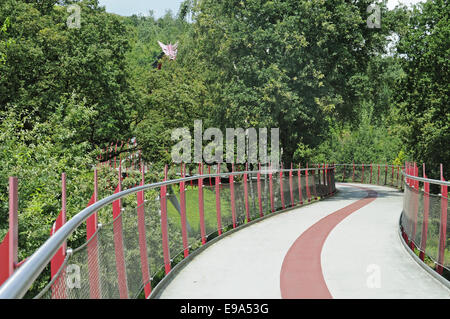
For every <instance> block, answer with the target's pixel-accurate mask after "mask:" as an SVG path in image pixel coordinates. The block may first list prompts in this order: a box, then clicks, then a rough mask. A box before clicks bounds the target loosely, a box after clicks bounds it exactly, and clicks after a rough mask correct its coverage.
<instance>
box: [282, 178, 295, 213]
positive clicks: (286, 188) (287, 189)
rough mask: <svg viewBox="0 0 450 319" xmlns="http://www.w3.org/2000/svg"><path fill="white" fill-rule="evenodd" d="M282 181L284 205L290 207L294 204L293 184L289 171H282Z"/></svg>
mask: <svg viewBox="0 0 450 319" xmlns="http://www.w3.org/2000/svg"><path fill="white" fill-rule="evenodd" d="M281 176H282V179H283V180H282V181H281V182H282V183H283V200H284V207H285V208H288V207H291V206H292V201H291V186H290V182H289V172H283V173H282V175H281Z"/></svg>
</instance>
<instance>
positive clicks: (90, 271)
mask: <svg viewBox="0 0 450 319" xmlns="http://www.w3.org/2000/svg"><path fill="white" fill-rule="evenodd" d="M121 164H122V161H119V163H117V164H116V171H117V172H118V176H119V177H118V183H117V187H116V190H115V192H114V195H112V196H110V197H111V198H115V199H114V200H113V201H108V198H109V197H108V198H105V199H103V200H101V201H99V202H98V203H97V201H98V198H97V197H98V189H97V187H98V174H97V171H95V173H94V194H93V196H92V197H91V200H90V201H89V203H88V209H89V208H90V207H91V206H92V205H94V204H95V205H99V204H100V203H101V202H103V201H104V202H105V203H107V202H108V203H109V202H111V204H108V205H104V206H101V207H102V208H101V209H97V210H96V211H95V212H94V211H92V212H90V213H89V216H87V217H86V219H85V220H84V221H85V223H86V239H87V241H86V243H85V244H83V245H81V246H80V247H78V248H76V249H70V248H67V247H66V246H65V245H63V246H60V247H59V248H58V249H57V252H56V254H54V256H53V257H52V258H51V264H52V267H51V281H50V282H49V283H48V284H47V286H46V288H45V289H44V290H43V291H42V292H41V293H40V294H39V295H38V296H37V297H39V298H56V299H60V298H134V297H138V295H139V294H140V293H141V292H142V291H143V292H144V295H145V297H149V295H150V293H151V291H152V286H154V285H155V283H156V282H158V280H159V279H161V277H163V276H164V275H167V274H168V273H170V272H171V271H172V267H173V266H174V264H176V263H177V262H178V261H180V260H182V259H184V258H187V257H188V256H189V253H190V251H192V250H194V249H196V248H197V247H199V246H201V245H205V244H206V243H207V242H208V240H210V239H211V238H214V237H217V236H221V235H223V234H224V233H225V232H226V231H228V230H230V229H234V228H238V227H240V226H242V225H244V224H247V223H249V222H251V221H253V220H257V219H259V218H261V217H263V216H264V215H266V214H271V213H273V212H275V211H281V210H284V209H285V208H286V207H294V206H298V205H302V204H303V198H308V201H312V200H315V199H322V198H324V197H327V196H330V195H332V194H333V193H334V192H335V186H334V167H332V166H330V167H328V166H324V167H322V168H319V167H314V168H306V169H300V166H299V168H297V169H295V168H294V167H293V165H291V168H290V169H278V170H271V169H270V168H268V167H267V168H264V167H261V166H259V167H258V170H256V171H248V170H246V168H247V166H246V167H245V169H244V170H242V171H239V172H234V166H233V171H232V172H228V173H221V172H220V171H221V167H220V165H218V166H217V167H216V172H215V173H213V174H206V175H205V174H203V172H204V171H206V167H204V165H199V167H198V175H194V176H190V177H186V176H185V172H186V168H185V166H182V167H181V174H180V175H181V176H180V177H181V178H180V179H175V180H170V181H169V180H168V167H167V166H166V168H165V170H164V181H163V182H161V183H156V184H149V185H145V186H142V187H141V188H139V187H137V188H136V191H134V192H133V189H128V190H125V191H123V192H121V191H122V188H121V187H122V186H121V185H122V180H123V177H124V174H123V173H122V166H121ZM109 165H110V166H109V167H111V169H112V170H114V169H113V167H114V163H112V162H110V163H109ZM137 166H138V165H136V166H135V168H136V167H137ZM139 166H140V173H141V181H140V183H141V185H143V184H144V178H145V165H143V164H141V165H139ZM207 169H208V172H210V171H211V167H209V166H208V167H207ZM223 169H224V170H225V169H226V167H225V166H224V167H223ZM131 171H132V169H131V170H130V172H131ZM319 172H322V174H320V173H319ZM295 174H297V178H293V176H294V175H295ZM321 175H322V176H328V177H329V178H328V179H327V180H325V179H324V180H322V179H321V178H320V176H321ZM11 183H12V187H10V191H11V197H12V200H11V203H12V204H11V206H10V217H11V218H10V220H11V221H12V225H13V224H14V223H17V204H15V205H14V203H17V191H16V190H17V186H16V187H14V185H17V179H11ZM65 185H66V180H65V175H63V180H62V192H63V197H62V207H63V208H62V210H61V213H60V215H59V216H58V218H57V221H56V222H55V224H54V227H53V229H52V232H51V234H52V237H53V235H54V234H56V233H57V232H58V231H59V230H62V228H63V226H64V225H65V214H66V209H65V206H66V204H65V201H66V187H65ZM188 185H190V186H188ZM125 193H126V195H123V196H121V194H125ZM134 194H136V195H134ZM14 198H15V200H16V201H14ZM88 209H87V210H88ZM83 212H84V211H83ZM81 213H82V212H81ZM81 213H80V214H81ZM105 216H110V217H108V218H106V222H104V223H102V224H99V221H102V218H103V219H105ZM16 232H17V225H16V227H15V228H14V227H12V234H13V236H12V240H10V239H11V237H10V236H7V238H6V240H5V241H4V243H6V245H8V250H7V251H6V250H0V252H3V251H5V253H4V254H3V253H2V257H3V256H4V255H5V256H6V257H7V258H1V259H0V260H1V262H0V264H1V265H2V266H4V265H7V266H8V267H9V266H10V265H11V264H17V262H16V261H15V259H14V257H15V256H17V233H16ZM67 239H68V238H66V240H67ZM49 241H51V238H50V239H49ZM11 242H12V244H11ZM4 245H5V244H2V245H1V246H0V247H3V246H4ZM11 245H12V246H13V247H16V248H15V249H16V251H14V249H13V250H10V249H9V246H11ZM14 245H15V246H14ZM37 253H38V254H39V250H38V252H37ZM33 256H34V255H33ZM34 259H35V257H33V258H31V260H30V263H29V264H31V263H34V262H35V261H34ZM139 260H140V262H136V261H139ZM12 261H13V262H12ZM25 266H26V267H25ZM44 266H45V265H40V267H41V268H40V269H42V267H44ZM27 267H31V266H29V265H28V264H27V262H25V264H24V268H27ZM1 269H2V268H1ZM8 271H9V272H8V273H6V272H5V275H4V276H3V277H2V278H3V281H4V280H6V279H7V278H8V277H10V276H11V275H12V274H13V271H11V270H10V269H9V270H8ZM40 271H42V270H40ZM24 272H25V270H24ZM2 274H3V273H2ZM17 276H22V274H21V272H19V274H17ZM11 280H15V276H13V278H11ZM6 286H9V281H8V282H7V283H6ZM1 288H3V287H1ZM1 288H0V294H1ZM19 295H20V294H19ZM21 296H23V294H22V295H21Z"/></svg>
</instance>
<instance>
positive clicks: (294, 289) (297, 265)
mask: <svg viewBox="0 0 450 319" xmlns="http://www.w3.org/2000/svg"><path fill="white" fill-rule="evenodd" d="M347 185H348V186H353V187H357V188H360V189H363V190H365V191H367V196H366V197H365V198H362V199H360V200H357V201H356V202H354V203H352V204H350V205H348V206H345V207H344V208H341V209H339V210H337V211H335V212H334V213H332V214H330V215H328V216H326V217H324V218H322V219H321V220H319V221H318V222H317V223H315V224H314V225H312V226H311V227H310V228H308V229H307V230H306V231H305V232H304V233H303V234H302V235H301V236H300V237H298V238H297V239H296V241H295V242H294V244H293V245H292V246H291V248H290V249H289V251H288V252H287V254H286V256H285V257H284V261H283V265H282V267H281V274H280V277H281V278H280V288H281V297H282V298H283V299H302V298H304V299H331V298H333V296H331V293H330V291H329V290H328V287H327V284H326V283H325V279H324V277H323V273H322V266H321V257H320V256H321V252H322V247H323V245H324V243H325V240H326V239H327V237H328V235H329V234H330V232H331V231H332V230H333V228H334V227H336V226H337V225H338V224H339V223H340V222H341V221H342V220H344V219H345V218H346V217H347V216H349V215H350V214H352V213H354V212H355V211H357V210H358V209H360V208H362V207H364V206H366V205H368V204H369V203H371V202H373V201H374V200H375V199H376V198H377V195H378V194H377V192H376V191H374V190H372V189H369V188H366V187H361V186H356V185H349V184H347Z"/></svg>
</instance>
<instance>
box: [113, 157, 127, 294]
mask: <svg viewBox="0 0 450 319" xmlns="http://www.w3.org/2000/svg"><path fill="white" fill-rule="evenodd" d="M121 191H122V165H121V163H119V183H118V185H117V188H116V191H115V192H114V193H120V192H121ZM112 205H113V220H114V222H113V232H114V248H115V252H116V254H115V257H116V269H117V280H118V284H119V296H120V298H121V299H128V287H127V273H126V266H125V254H124V250H123V225H122V201H121V199H118V200H116V201H114V202H113V204H112Z"/></svg>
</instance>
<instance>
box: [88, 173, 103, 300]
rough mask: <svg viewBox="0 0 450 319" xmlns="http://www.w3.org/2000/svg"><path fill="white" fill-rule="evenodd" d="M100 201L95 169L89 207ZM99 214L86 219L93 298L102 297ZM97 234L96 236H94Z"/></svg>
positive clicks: (90, 282)
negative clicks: (98, 235)
mask: <svg viewBox="0 0 450 319" xmlns="http://www.w3.org/2000/svg"><path fill="white" fill-rule="evenodd" d="M97 201H98V172H97V169H96V168H95V169H94V194H93V196H92V198H91V200H90V201H89V203H88V207H89V206H91V205H93V204H94V203H96V202H97ZM97 228H98V215H97V212H96V213H94V214H93V215H91V216H90V217H89V218H88V219H87V220H86V240H87V241H89V240H90V241H89V244H88V246H87V252H88V260H89V262H88V268H89V269H88V271H89V295H90V297H91V299H100V298H101V291H100V270H99V264H98V239H97V234H96V233H97ZM93 236H95V237H93Z"/></svg>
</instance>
